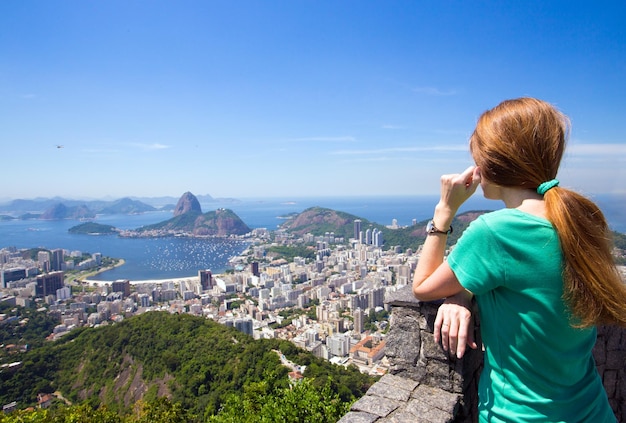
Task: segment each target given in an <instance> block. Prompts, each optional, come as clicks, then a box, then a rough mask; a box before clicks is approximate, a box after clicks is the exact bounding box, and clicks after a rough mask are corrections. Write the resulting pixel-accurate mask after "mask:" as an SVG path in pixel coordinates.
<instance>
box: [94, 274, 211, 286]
mask: <svg viewBox="0 0 626 423" xmlns="http://www.w3.org/2000/svg"><path fill="white" fill-rule="evenodd" d="M199 280H200V279H199V277H198V276H188V277H186V278H166V279H145V280H132V279H129V282H130V284H131V285H140V284H162V283H164V282H174V283H180V282H199ZM82 281H83V282H85V283H88V284H89V285H107V284H111V283H113V282H115V280H111V281H95V280H92V279H82Z"/></svg>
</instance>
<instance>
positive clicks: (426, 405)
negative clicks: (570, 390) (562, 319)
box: [340, 286, 626, 423]
mask: <svg viewBox="0 0 626 423" xmlns="http://www.w3.org/2000/svg"><path fill="white" fill-rule="evenodd" d="M385 303H386V304H387V305H388V306H390V307H391V326H390V330H389V333H388V334H387V338H386V353H387V357H388V358H389V361H390V363H391V364H392V367H391V368H390V370H389V373H388V374H387V375H385V376H383V377H382V378H381V379H380V380H379V381H378V382H377V383H375V384H374V385H373V386H372V387H371V388H370V389H369V391H368V392H367V394H366V395H365V396H364V397H362V398H361V399H359V400H358V401H356V402H355V403H354V404H353V405H352V407H351V411H350V412H349V413H348V414H346V415H345V416H344V417H343V418H342V419H341V420H340V423H372V422H377V423H390V422H395V423H402V422H416V421H423V422H431V423H439V422H441V423H444V422H475V421H477V403H478V378H479V376H480V371H481V370H482V360H483V357H482V351H481V350H480V349H479V350H471V349H470V350H468V352H467V353H466V354H465V356H464V357H463V359H461V360H457V359H455V358H454V357H452V358H451V357H449V356H448V354H447V353H445V352H444V351H443V350H442V348H441V347H440V346H439V345H438V344H435V342H434V340H433V326H434V321H435V316H436V314H437V309H438V308H439V305H440V303H437V302H429V303H422V302H419V301H417V300H416V299H415V298H414V297H413V293H412V291H411V287H410V286H407V287H404V288H402V289H400V290H398V291H396V292H393V293H391V294H389V295H387V297H386V298H385ZM474 315H475V316H477V315H478V313H474ZM475 325H476V327H477V328H478V327H479V326H480V322H479V321H476V322H475ZM477 332H478V333H477V339H476V342H477V343H478V344H479V345H480V344H481V340H480V334H479V331H477ZM594 356H595V358H596V362H597V366H598V371H599V372H600V375H601V376H602V379H603V381H604V386H605V389H606V391H607V394H608V396H609V400H610V402H611V406H612V407H613V410H614V412H615V414H616V416H617V418H618V421H619V422H622V421H624V422H626V375H625V372H626V329H623V328H615V327H603V328H599V330H598V341H597V342H596V347H595V349H594Z"/></svg>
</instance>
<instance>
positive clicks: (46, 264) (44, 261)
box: [37, 251, 50, 273]
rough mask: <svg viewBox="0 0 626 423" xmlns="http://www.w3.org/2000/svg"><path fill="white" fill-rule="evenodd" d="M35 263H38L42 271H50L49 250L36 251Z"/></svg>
mask: <svg viewBox="0 0 626 423" xmlns="http://www.w3.org/2000/svg"><path fill="white" fill-rule="evenodd" d="M37 263H38V264H39V268H40V269H41V270H42V271H43V272H44V273H46V272H49V271H50V252H49V251H39V252H38V253H37Z"/></svg>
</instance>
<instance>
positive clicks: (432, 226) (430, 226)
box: [426, 220, 435, 233]
mask: <svg viewBox="0 0 626 423" xmlns="http://www.w3.org/2000/svg"><path fill="white" fill-rule="evenodd" d="M433 229H435V223H434V222H433V221H432V220H429V221H428V224H426V232H428V233H430V232H432V231H433Z"/></svg>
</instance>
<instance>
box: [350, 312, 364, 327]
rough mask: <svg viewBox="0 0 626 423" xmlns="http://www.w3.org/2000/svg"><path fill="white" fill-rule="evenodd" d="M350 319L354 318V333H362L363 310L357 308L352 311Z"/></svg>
mask: <svg viewBox="0 0 626 423" xmlns="http://www.w3.org/2000/svg"><path fill="white" fill-rule="evenodd" d="M352 317H353V318H354V331H355V332H356V333H363V324H364V323H365V316H364V315H363V310H361V309H360V308H357V309H356V310H354V313H352Z"/></svg>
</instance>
